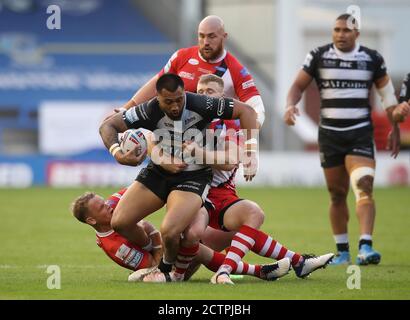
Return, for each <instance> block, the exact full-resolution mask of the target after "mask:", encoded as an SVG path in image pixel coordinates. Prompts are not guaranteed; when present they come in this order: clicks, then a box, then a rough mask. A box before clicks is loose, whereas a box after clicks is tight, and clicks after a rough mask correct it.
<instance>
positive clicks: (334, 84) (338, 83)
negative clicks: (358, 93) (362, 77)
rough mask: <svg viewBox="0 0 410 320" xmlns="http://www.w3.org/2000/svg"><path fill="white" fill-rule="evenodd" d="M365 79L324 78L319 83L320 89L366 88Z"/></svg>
mask: <svg viewBox="0 0 410 320" xmlns="http://www.w3.org/2000/svg"><path fill="white" fill-rule="evenodd" d="M367 86H368V83H367V82H366V81H362V82H361V81H354V80H324V81H322V82H321V84H320V88H321V89H367Z"/></svg>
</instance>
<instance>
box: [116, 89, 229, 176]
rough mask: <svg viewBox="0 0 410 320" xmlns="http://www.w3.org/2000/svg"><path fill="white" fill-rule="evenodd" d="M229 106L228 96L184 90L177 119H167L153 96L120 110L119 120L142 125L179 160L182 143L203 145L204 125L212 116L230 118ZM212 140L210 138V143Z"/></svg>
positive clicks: (131, 125)
mask: <svg viewBox="0 0 410 320" xmlns="http://www.w3.org/2000/svg"><path fill="white" fill-rule="evenodd" d="M233 106H234V102H233V99H231V98H212V97H209V96H205V95H199V94H196V93H191V92H186V93H185V105H184V109H183V111H182V115H181V119H180V120H175V121H174V120H172V119H171V118H169V117H168V116H167V115H166V114H165V113H164V112H163V111H162V110H161V108H160V106H159V103H158V100H157V98H153V99H152V100H150V101H148V102H145V103H142V104H140V105H138V106H135V107H133V108H130V109H129V110H127V111H126V112H124V114H123V119H124V121H125V123H126V125H127V127H128V128H135V129H136V128H145V129H148V130H151V131H153V133H154V135H155V139H156V141H159V142H160V144H161V147H162V149H163V150H164V152H166V153H167V154H169V155H172V156H174V157H178V158H180V159H183V156H182V143H183V142H185V141H189V140H195V141H196V142H197V143H198V144H200V145H205V144H206V141H205V139H206V132H205V130H206V128H207V127H208V125H209V124H210V123H211V122H212V120H213V119H216V118H220V119H232V115H233ZM213 142H214V140H213V139H212V141H211V143H213ZM184 160H186V159H184ZM188 163H189V162H188ZM203 167H204V166H203V165H198V164H195V163H189V165H188V166H187V168H186V169H185V171H193V170H199V169H202V168H203Z"/></svg>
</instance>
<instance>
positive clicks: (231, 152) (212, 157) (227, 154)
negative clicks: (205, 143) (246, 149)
mask: <svg viewBox="0 0 410 320" xmlns="http://www.w3.org/2000/svg"><path fill="white" fill-rule="evenodd" d="M182 147H183V148H184V154H188V155H190V156H192V157H194V158H195V159H196V162H197V163H205V164H207V165H210V166H211V167H212V168H214V169H217V170H223V171H231V170H233V169H234V168H235V167H237V166H238V164H239V162H240V157H241V155H242V153H243V150H242V149H241V148H240V147H239V146H238V145H237V144H236V143H234V142H232V141H229V140H228V141H226V142H225V149H224V150H221V151H218V150H216V151H215V150H207V149H206V148H201V147H200V146H199V145H198V144H197V143H196V142H194V141H192V142H191V141H190V142H184V144H183V145H182Z"/></svg>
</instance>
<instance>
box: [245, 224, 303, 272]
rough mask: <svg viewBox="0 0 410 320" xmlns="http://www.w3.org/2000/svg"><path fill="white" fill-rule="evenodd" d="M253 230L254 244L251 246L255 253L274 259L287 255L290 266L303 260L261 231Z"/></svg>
mask: <svg viewBox="0 0 410 320" xmlns="http://www.w3.org/2000/svg"><path fill="white" fill-rule="evenodd" d="M248 228H250V227H248ZM253 230H255V233H256V237H255V238H254V239H255V245H254V246H253V248H252V251H253V252H255V253H256V254H258V255H260V256H262V257H268V258H273V259H276V260H280V259H283V258H285V257H287V258H289V259H291V264H292V266H295V265H297V264H299V262H301V261H302V260H303V258H302V256H301V255H300V254H298V253H295V252H293V251H290V250H289V249H287V248H286V247H284V246H283V245H281V244H280V243H279V242H277V241H275V240H274V239H272V237H270V236H268V235H267V234H266V233H264V232H263V231H260V230H256V229H253Z"/></svg>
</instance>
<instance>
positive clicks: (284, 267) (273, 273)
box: [196, 244, 290, 281]
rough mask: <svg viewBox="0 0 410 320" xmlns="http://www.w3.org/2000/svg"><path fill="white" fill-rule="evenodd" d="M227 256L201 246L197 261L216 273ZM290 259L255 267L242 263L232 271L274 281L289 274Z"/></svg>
mask: <svg viewBox="0 0 410 320" xmlns="http://www.w3.org/2000/svg"><path fill="white" fill-rule="evenodd" d="M224 260H225V255H224V254H222V253H220V252H216V251H214V250H212V249H211V248H208V247H207V246H205V245H203V244H200V247H199V253H198V256H197V258H196V261H198V262H200V263H202V264H203V265H204V266H205V267H207V268H208V269H209V270H211V271H213V272H216V271H218V269H219V267H220V266H221V265H222V264H223V262H224ZM289 269H290V259H289V258H284V259H282V260H280V261H277V262H275V263H271V264H264V265H259V264H256V265H253V264H248V263H246V262H243V261H240V262H239V263H238V264H237V265H236V267H235V268H234V269H233V270H232V273H233V274H241V275H249V276H254V277H257V278H260V279H263V280H268V281H273V280H276V279H278V278H281V277H283V276H285V275H286V274H288V272H289Z"/></svg>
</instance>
